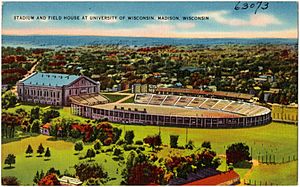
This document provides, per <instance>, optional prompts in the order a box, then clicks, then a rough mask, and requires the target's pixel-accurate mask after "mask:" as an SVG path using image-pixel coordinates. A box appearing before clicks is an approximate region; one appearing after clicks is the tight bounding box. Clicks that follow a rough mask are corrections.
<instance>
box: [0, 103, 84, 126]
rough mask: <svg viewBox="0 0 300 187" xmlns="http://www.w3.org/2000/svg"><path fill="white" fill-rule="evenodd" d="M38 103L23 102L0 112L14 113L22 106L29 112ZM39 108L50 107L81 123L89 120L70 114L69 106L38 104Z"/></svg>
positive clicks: (61, 115)
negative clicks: (26, 103)
mask: <svg viewBox="0 0 300 187" xmlns="http://www.w3.org/2000/svg"><path fill="white" fill-rule="evenodd" d="M37 106H38V105H25V104H20V105H18V106H16V107H14V108H9V109H7V110H5V109H2V112H8V113H15V112H16V110H17V109H19V108H22V109H24V110H25V111H26V112H27V113H28V114H30V111H31V109H32V108H35V107H37ZM40 108H41V109H42V110H50V109H54V110H57V111H59V113H60V117H62V118H66V119H73V120H79V121H80V122H82V123H85V121H86V120H89V119H88V118H84V117H81V116H76V115H73V114H71V108H70V107H63V108H58V107H49V106H48V107H43V106H40Z"/></svg>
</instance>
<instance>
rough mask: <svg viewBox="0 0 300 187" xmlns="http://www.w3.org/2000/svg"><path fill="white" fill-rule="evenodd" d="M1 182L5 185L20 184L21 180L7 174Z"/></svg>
mask: <svg viewBox="0 0 300 187" xmlns="http://www.w3.org/2000/svg"><path fill="white" fill-rule="evenodd" d="M1 184H2V185H4V186H19V185H20V182H19V180H18V179H17V177H14V176H6V177H2V178H1Z"/></svg>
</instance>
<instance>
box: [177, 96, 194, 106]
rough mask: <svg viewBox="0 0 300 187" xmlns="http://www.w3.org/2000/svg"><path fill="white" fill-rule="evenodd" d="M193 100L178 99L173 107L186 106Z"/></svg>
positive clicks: (190, 98) (188, 98)
mask: <svg viewBox="0 0 300 187" xmlns="http://www.w3.org/2000/svg"><path fill="white" fill-rule="evenodd" d="M192 99H193V98H192V97H183V96H182V97H180V99H179V100H178V101H177V102H176V104H175V106H187V105H188V104H189V103H190V102H191V100H192Z"/></svg>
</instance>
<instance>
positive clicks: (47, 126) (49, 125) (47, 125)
mask: <svg viewBox="0 0 300 187" xmlns="http://www.w3.org/2000/svg"><path fill="white" fill-rule="evenodd" d="M42 128H44V129H50V128H51V124H50V123H46V124H45V125H43V126H42Z"/></svg>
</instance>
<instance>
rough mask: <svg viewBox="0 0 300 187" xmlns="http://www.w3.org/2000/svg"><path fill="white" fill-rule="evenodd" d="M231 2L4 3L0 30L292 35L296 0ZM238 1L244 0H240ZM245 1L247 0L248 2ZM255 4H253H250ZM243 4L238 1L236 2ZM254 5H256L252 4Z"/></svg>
mask: <svg viewBox="0 0 300 187" xmlns="http://www.w3.org/2000/svg"><path fill="white" fill-rule="evenodd" d="M236 3H237V2H236V1H235V2H215V3H211V2H188V3H186V2H92V3H91V2H84V3H83V2H44V3H41V2H5V3H3V18H2V19H3V22H2V33H3V34H9V35H30V34H49V35H51V34H61V35H99V36H110V35H111V36H145V37H151V36H153V37H195V38H201V37H204V38H205V37H207V38H209V37H213V38H218V37H238V38H239V37H240V38H245V37H253V38H256V37H257V38H260V37H276V38H281V37H283V38H296V37H297V29H298V25H297V19H298V10H297V9H298V5H297V3H296V2H269V6H268V9H266V10H262V9H259V10H258V11H257V13H256V14H254V11H255V8H252V9H251V8H248V9H247V10H234V7H235V5H236ZM242 3H243V2H242ZM248 3H249V4H250V3H251V2H248ZM254 3H256V2H254ZM240 6H242V4H240ZM256 6H257V5H256ZM29 15H30V16H47V17H48V16H52V15H53V16H80V18H81V17H82V16H106V15H109V16H117V17H119V16H155V17H157V16H179V17H180V18H181V17H182V16H208V17H209V20H202V21H199V20H198V21H183V20H179V21H158V20H153V21H128V20H122V21H121V20H114V21H84V20H76V21H66V20H60V21H52V20H46V21H38V20H31V21H21V20H14V16H29Z"/></svg>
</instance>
